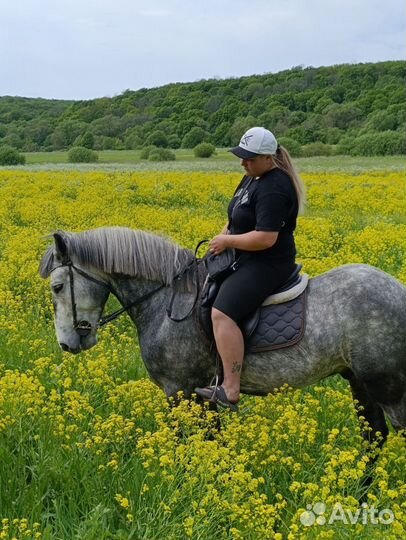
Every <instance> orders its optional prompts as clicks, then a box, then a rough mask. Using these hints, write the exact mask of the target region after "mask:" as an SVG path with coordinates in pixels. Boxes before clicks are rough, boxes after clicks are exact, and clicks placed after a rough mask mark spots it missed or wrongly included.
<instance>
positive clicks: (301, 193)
mask: <svg viewBox="0 0 406 540" xmlns="http://www.w3.org/2000/svg"><path fill="white" fill-rule="evenodd" d="M272 159H273V162H274V163H275V165H276V167H278V168H279V169H281V170H282V171H284V172H285V173H286V174H288V175H289V176H290V178H291V179H292V182H293V186H294V188H295V191H296V195H297V201H298V205H299V214H303V212H304V208H305V204H306V189H305V186H304V184H303V181H302V179H301V178H300V176H299V174H298V172H297V171H296V167H295V166H294V165H293V162H292V158H291V157H290V154H289V152H288V151H287V150H286V148H284V147H283V146H280V145H278V148H277V150H276V154H275V155H273V156H272Z"/></svg>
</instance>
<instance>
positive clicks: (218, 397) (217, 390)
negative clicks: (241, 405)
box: [195, 386, 238, 412]
mask: <svg viewBox="0 0 406 540" xmlns="http://www.w3.org/2000/svg"><path fill="white" fill-rule="evenodd" d="M195 392H196V394H197V395H198V396H200V397H202V398H203V399H206V400H208V401H210V402H211V403H216V404H217V405H220V406H221V407H224V408H225V409H230V411H233V412H236V411H238V407H237V402H238V400H237V401H231V400H229V399H228V397H227V394H226V391H225V390H224V388H223V387H222V386H206V387H205V388H195Z"/></svg>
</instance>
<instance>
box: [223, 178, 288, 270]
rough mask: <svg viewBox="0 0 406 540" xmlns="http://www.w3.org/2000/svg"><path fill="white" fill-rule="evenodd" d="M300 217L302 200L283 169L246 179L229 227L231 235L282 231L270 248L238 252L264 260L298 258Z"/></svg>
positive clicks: (233, 202)
mask: <svg viewBox="0 0 406 540" xmlns="http://www.w3.org/2000/svg"><path fill="white" fill-rule="evenodd" d="M297 214H298V201H297V195H296V191H295V188H294V186H293V183H292V180H291V178H290V176H289V175H288V174H286V173H285V172H283V171H282V170H281V169H277V168H275V169H272V170H270V171H269V172H267V173H265V174H264V175H263V176H261V177H260V178H252V177H250V176H244V178H243V179H242V181H241V182H240V184H239V186H238V187H237V189H236V191H235V193H234V197H233V198H232V199H231V201H230V204H229V206H228V220H229V223H228V228H229V230H230V233H231V234H244V233H247V232H250V231H275V232H278V233H279V234H278V239H277V241H276V243H275V244H274V245H273V246H272V247H270V248H267V249H264V250H260V251H250V252H247V251H242V250H238V251H239V252H240V253H244V254H247V255H248V254H252V255H254V256H255V257H259V258H261V259H263V258H266V259H269V258H272V259H278V260H289V259H294V258H295V254H296V248H295V240H294V236H293V231H294V230H295V227H296V218H297Z"/></svg>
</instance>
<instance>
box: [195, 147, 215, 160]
mask: <svg viewBox="0 0 406 540" xmlns="http://www.w3.org/2000/svg"><path fill="white" fill-rule="evenodd" d="M215 151H216V147H215V146H214V145H213V144H210V143H200V144H198V145H197V146H195V147H194V149H193V153H194V155H195V156H196V157H202V158H209V157H211V156H212V155H213V154H214V152H215Z"/></svg>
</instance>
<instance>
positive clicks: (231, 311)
mask: <svg viewBox="0 0 406 540" xmlns="http://www.w3.org/2000/svg"><path fill="white" fill-rule="evenodd" d="M242 259H243V260H241V262H240V264H239V266H238V268H237V270H236V271H235V272H233V273H232V274H231V275H230V276H228V277H227V278H226V279H225V280H224V281H223V283H222V284H221V286H220V289H219V292H218V294H217V297H216V299H215V301H214V304H213V307H214V308H216V309H218V310H219V311H221V312H222V313H225V314H226V315H228V316H229V317H230V318H231V319H233V321H234V322H236V323H237V324H239V323H241V322H242V321H243V320H244V319H246V318H247V317H248V316H249V315H250V314H251V313H252V312H253V311H255V310H256V309H257V308H258V307H259V306H260V305H261V304H262V302H263V301H264V300H265V298H266V297H267V296H269V295H270V294H272V293H273V292H275V291H276V289H278V288H279V287H280V286H281V285H282V284H283V283H284V282H285V281H286V280H287V279H288V277H289V275H290V274H291V273H292V272H293V270H294V268H295V261H294V260H290V261H287V262H286V261H282V262H281V261H275V262H274V261H270V260H267V261H263V260H258V259H256V258H255V256H254V257H249V258H242Z"/></svg>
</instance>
